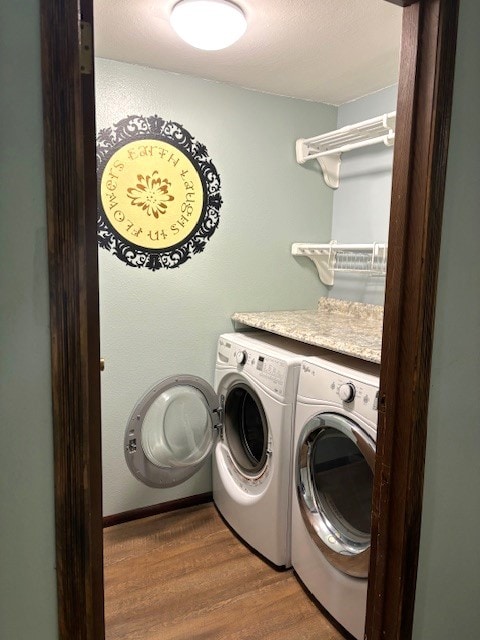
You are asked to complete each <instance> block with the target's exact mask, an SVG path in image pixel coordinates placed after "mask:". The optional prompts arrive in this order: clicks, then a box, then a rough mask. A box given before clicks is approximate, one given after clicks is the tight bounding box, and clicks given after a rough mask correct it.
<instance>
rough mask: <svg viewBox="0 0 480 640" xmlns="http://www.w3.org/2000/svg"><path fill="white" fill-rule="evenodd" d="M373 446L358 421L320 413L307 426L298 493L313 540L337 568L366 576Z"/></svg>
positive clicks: (300, 456) (300, 454) (301, 449)
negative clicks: (356, 422)
mask: <svg viewBox="0 0 480 640" xmlns="http://www.w3.org/2000/svg"><path fill="white" fill-rule="evenodd" d="M374 465H375V444H374V442H373V441H372V440H371V438H370V437H369V436H368V435H367V433H366V432H365V431H364V430H363V429H361V427H359V426H358V425H357V424H355V423H354V422H352V421H351V420H349V419H348V418H345V417H343V416H340V415H337V414H328V413H327V414H321V415H319V416H317V417H316V418H314V419H312V420H310V421H309V422H308V423H307V425H306V426H305V428H304V430H303V434H302V438H301V440H300V443H299V449H298V456H297V492H298V497H299V501H300V507H301V512H302V516H303V519H304V521H305V524H306V525H307V528H308V529H309V531H310V533H311V535H312V538H313V540H314V541H315V543H316V544H317V546H318V547H319V548H320V549H321V550H322V552H323V554H324V555H325V557H326V558H327V559H328V560H329V562H330V563H331V564H332V565H334V566H335V567H336V568H337V569H340V570H341V571H343V572H344V573H347V574H348V575H352V576H355V577H367V575H368V565H369V560H370V533H371V532H370V520H371V508H372V507H371V505H372V490H373V472H374Z"/></svg>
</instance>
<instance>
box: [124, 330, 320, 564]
mask: <svg viewBox="0 0 480 640" xmlns="http://www.w3.org/2000/svg"><path fill="white" fill-rule="evenodd" d="M314 352H318V350H317V349H316V348H315V347H309V346H308V345H306V344H302V343H297V342H294V341H291V340H287V339H285V338H281V337H280V336H275V335H273V334H268V333H264V332H260V333H253V332H252V333H231V334H224V335H222V336H220V338H219V340H218V345H217V358H216V368H215V376H214V377H215V380H214V386H215V389H214V388H213V387H212V386H211V385H210V384H209V383H208V382H207V381H205V380H203V379H202V378H198V377H196V376H192V375H176V376H171V377H169V378H166V379H164V380H161V381H160V382H158V383H157V384H156V385H154V386H153V387H152V388H151V389H150V390H149V391H148V392H147V393H146V394H145V395H144V396H143V397H142V398H141V399H140V400H139V401H138V402H137V404H136V405H135V407H134V409H133V411H132V413H131V415H130V418H129V420H128V423H127V427H126V429H125V436H124V452H125V460H126V462H127V465H128V468H129V469H130V471H131V473H132V474H133V475H134V476H135V477H136V478H137V479H138V480H140V481H141V482H143V483H144V484H147V485H148V486H151V487H157V488H162V487H172V486H175V485H178V484H181V483H182V482H184V481H185V480H187V479H188V478H190V477H191V476H192V475H193V474H194V473H196V472H197V471H198V470H199V469H200V468H201V467H202V466H203V465H204V464H207V463H209V461H210V454H213V455H212V456H211V457H212V473H213V499H214V502H215V504H216V505H217V507H218V509H219V511H220V513H221V514H222V515H223V517H224V518H225V520H226V521H227V522H228V523H229V524H230V526H231V527H232V528H233V529H234V530H235V531H236V532H237V533H238V535H239V536H240V537H241V538H243V539H244V540H245V542H247V543H248V544H249V545H250V546H251V547H252V548H254V549H255V550H257V551H258V552H259V553H261V554H262V555H263V556H264V557H265V558H267V559H268V560H270V561H271V562H272V563H274V564H276V565H278V566H282V565H285V566H290V530H291V525H290V523H291V493H292V489H291V485H292V480H291V472H292V459H291V458H292V445H293V420H294V409H295V399H296V392H297V383H298V376H299V371H300V364H301V362H302V360H303V358H304V357H305V356H307V355H309V354H311V353H314Z"/></svg>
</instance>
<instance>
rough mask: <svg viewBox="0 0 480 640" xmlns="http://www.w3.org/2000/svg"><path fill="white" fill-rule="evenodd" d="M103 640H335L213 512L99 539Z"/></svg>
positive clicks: (283, 574)
mask: <svg viewBox="0 0 480 640" xmlns="http://www.w3.org/2000/svg"><path fill="white" fill-rule="evenodd" d="M104 540H105V550H104V553H105V609H106V611H105V615H106V637H107V640H124V639H125V640H126V639H127V638H128V639H129V640H224V639H232V640H263V639H271V640H342V638H343V636H342V635H341V634H340V633H339V632H338V631H337V629H335V627H333V626H332V624H331V623H330V622H329V621H328V620H327V619H326V618H325V617H324V616H323V615H322V613H321V612H320V611H319V609H318V608H317V607H316V605H315V604H314V603H313V602H312V601H311V600H310V598H309V597H308V596H307V595H306V593H305V592H304V591H303V589H302V587H301V586H300V584H299V583H298V582H297V580H296V578H295V576H294V575H293V573H292V571H291V570H288V571H276V570H275V569H273V568H272V567H270V566H269V565H268V564H267V563H266V562H264V561H263V560H262V559H261V558H259V557H257V556H256V555H255V554H254V553H252V552H251V551H250V550H249V549H248V548H247V547H246V546H245V545H243V544H242V543H241V542H240V541H239V540H238V539H237V537H236V536H235V535H234V534H233V533H232V532H231V531H230V530H229V528H228V527H227V526H225V524H224V523H223V521H222V519H221V518H220V516H219V515H218V513H217V511H216V510H215V507H214V506H213V505H212V504H205V505H199V506H197V507H191V508H188V509H182V510H181V511H174V512H170V513H165V514H161V515H158V516H151V517H149V518H144V519H143V520H136V521H133V522H128V523H125V524H119V525H116V526H114V527H109V528H108V529H105V531H104Z"/></svg>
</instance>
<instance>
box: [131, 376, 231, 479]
mask: <svg viewBox="0 0 480 640" xmlns="http://www.w3.org/2000/svg"><path fill="white" fill-rule="evenodd" d="M220 413H221V410H220V401H219V400H218V397H217V394H216V393H215V392H214V391H213V389H212V387H211V386H210V385H209V384H208V383H207V382H205V381H204V380H202V379H201V378H197V377H195V376H173V377H171V378H167V379H165V380H162V381H161V382H159V383H158V384H157V385H155V386H154V387H153V388H152V389H150V390H149V391H148V392H147V393H146V394H145V395H144V396H143V397H142V398H141V399H140V400H139V402H137V404H136V405H135V408H134V410H133V411H132V414H131V416H130V419H129V421H128V425H127V428H126V431H125V443H124V444H125V459H126V462H127V465H128V467H129V469H130V471H131V472H132V473H133V475H134V476H135V477H136V478H138V479H139V480H141V481H142V482H144V483H145V484H148V485H149V486H152V487H171V486H174V485H176V484H180V483H181V482H183V481H185V480H186V479H187V478H189V477H191V476H192V475H193V474H194V473H195V472H196V471H198V469H199V468H200V467H201V466H202V465H203V463H204V461H205V459H206V458H207V457H208V455H209V453H210V452H211V450H212V447H213V444H214V441H215V439H216V432H217V429H216V428H217V427H218V426H219V422H220V417H219V416H220Z"/></svg>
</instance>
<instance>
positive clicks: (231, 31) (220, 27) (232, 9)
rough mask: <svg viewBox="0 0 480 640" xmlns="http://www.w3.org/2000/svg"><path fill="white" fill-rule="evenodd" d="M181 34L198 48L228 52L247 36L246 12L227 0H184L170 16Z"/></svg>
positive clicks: (171, 21)
mask: <svg viewBox="0 0 480 640" xmlns="http://www.w3.org/2000/svg"><path fill="white" fill-rule="evenodd" d="M170 24H171V25H172V27H173V28H174V30H175V31H176V32H177V34H178V35H179V36H180V38H182V40H185V42H188V44H190V45H192V47H196V48H197V49H206V50H207V51H216V50H218V49H225V47H229V46H230V45H231V44H233V43H234V42H236V41H237V40H238V39H239V38H241V37H242V35H243V34H244V33H245V30H246V28H247V21H246V19H245V15H244V13H243V11H242V10H241V9H240V8H239V7H237V5H235V4H233V3H232V2H228V1H227V0H181V1H180V2H179V3H178V4H176V5H175V6H174V7H173V9H172V13H171V14H170Z"/></svg>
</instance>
